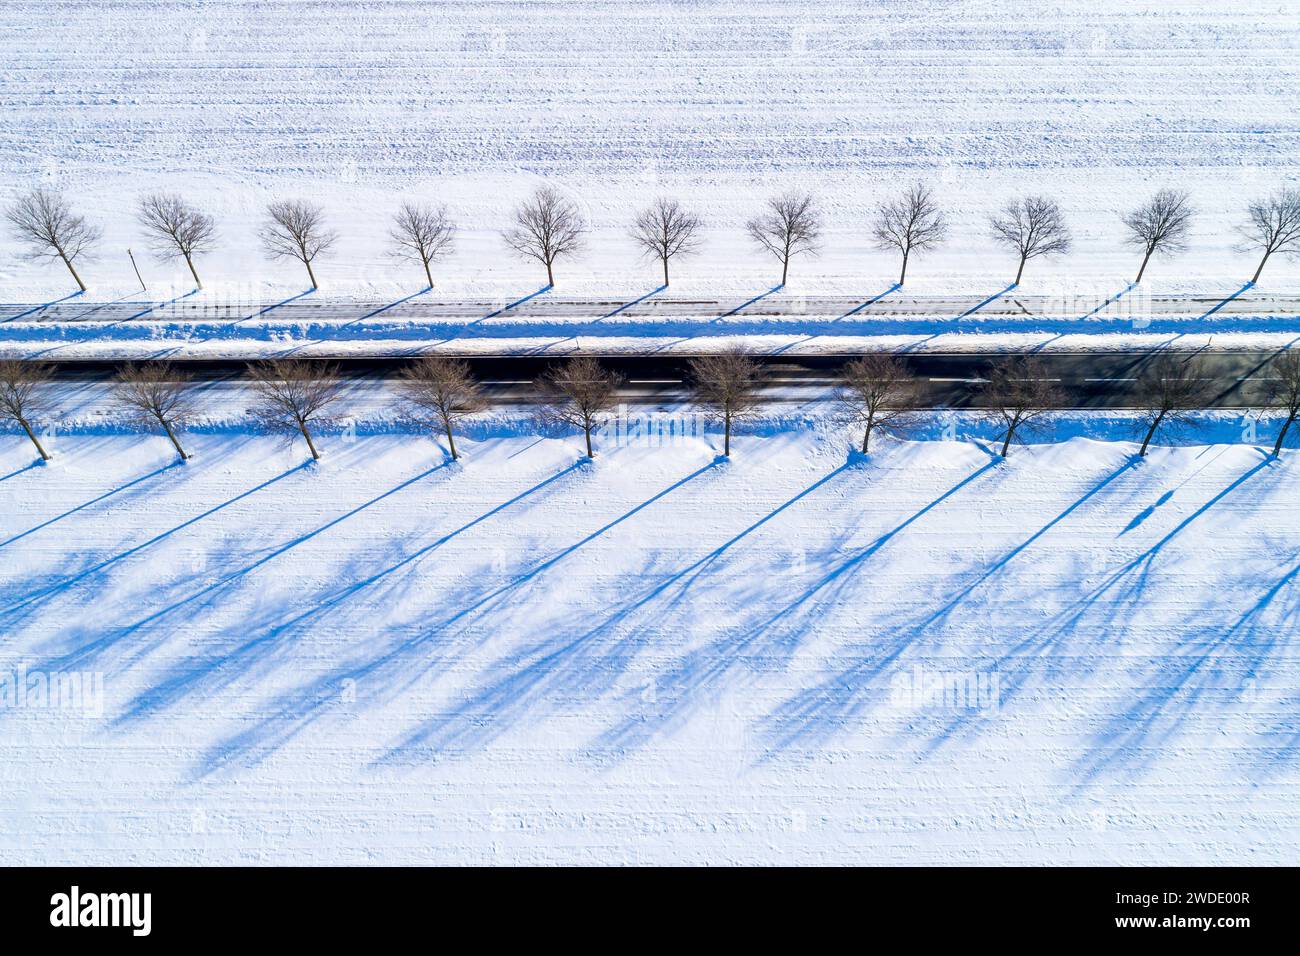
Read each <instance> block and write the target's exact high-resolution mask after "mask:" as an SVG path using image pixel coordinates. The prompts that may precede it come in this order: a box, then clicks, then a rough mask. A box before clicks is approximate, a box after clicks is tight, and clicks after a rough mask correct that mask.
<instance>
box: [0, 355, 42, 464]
mask: <svg viewBox="0 0 1300 956" xmlns="http://www.w3.org/2000/svg"><path fill="white" fill-rule="evenodd" d="M50 377H51V374H50V368H49V366H48V365H42V364H41V363H39V362H20V361H17V360H15V359H6V360H4V361H0V415H4V416H5V417H6V418H9V419H12V420H13V421H15V422H17V423H18V424H19V426H20V427H21V428H22V430H23V431H25V432H26V433H27V437H28V438H30V439H31V440H32V444H33V445H35V446H36V450H37V451H38V452H40V455H41V461H49V460H50V454H49V452H47V451H46V450H45V446H43V445H42V444H41V442H40V439H39V438H37V437H36V429H35V428H34V427H33V419H35V418H37V417H38V416H42V415H47V414H49V413H50V408H49V406H48V405H47V404H46V402H45V396H44V392H45V386H46V385H47V384H48V383H49V381H50Z"/></svg>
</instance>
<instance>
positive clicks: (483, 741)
mask: <svg viewBox="0 0 1300 956" xmlns="http://www.w3.org/2000/svg"><path fill="white" fill-rule="evenodd" d="M849 467H851V466H849V465H842V466H840V467H839V468H837V469H835V470H834V471H832V472H830V473H829V474H827V475H824V476H823V477H822V478H820V479H818V480H817V481H816V482H814V483H813V484H812V485H810V486H808V487H807V488H805V489H804V490H802V491H801V492H799V493H798V494H797V495H795V496H794V497H792V498H789V499H788V500H786V501H785V502H783V503H782V504H781V505H779V506H778V507H776V508H775V509H773V510H772V511H770V512H768V513H767V514H765V515H764V516H762V517H761V518H759V519H758V520H757V521H754V522H753V523H751V524H750V525H749V526H748V527H746V528H745V529H743V530H742V531H740V532H739V533H737V534H735V535H733V536H732V537H731V538H729V539H728V540H727V541H725V542H724V543H723V544H721V545H719V546H718V547H717V548H714V549H713V550H712V551H710V552H709V553H708V554H706V555H704V556H703V557H701V558H700V559H698V560H697V561H694V562H692V563H691V564H690V565H688V566H686V567H685V568H682V569H680V570H678V571H676V572H674V573H673V574H671V575H670V576H669V577H667V578H666V579H665V580H663V581H660V582H658V583H656V584H654V585H651V586H650V587H649V588H648V589H646V590H644V591H643V592H642V593H641V594H640V595H639V596H637V597H636V598H634V599H633V600H631V601H629V602H626V603H624V604H623V605H621V606H619V607H618V608H616V609H615V610H614V611H613V612H612V613H611V614H609V615H607V616H605V617H604V618H603V619H601V621H600V622H598V623H597V624H596V625H595V626H593V627H591V628H588V629H585V630H582V631H580V632H579V633H578V634H577V635H576V636H574V635H571V634H570V633H568V632H565V633H562V634H557V635H556V636H554V637H552V638H549V639H547V640H543V641H541V642H539V643H537V644H534V645H532V646H530V647H527V648H525V649H523V650H521V651H518V652H516V653H513V654H510V655H508V656H507V657H505V658H503V659H502V660H501V661H499V662H498V663H497V664H496V665H494V666H493V667H492V668H491V669H490V671H489V673H488V676H487V678H486V680H485V681H484V684H483V687H482V688H481V689H480V690H478V691H477V692H475V693H474V694H472V695H470V697H469V698H468V699H466V700H465V701H464V702H463V703H462V704H460V705H459V706H457V707H456V708H455V710H454V711H452V712H451V713H448V714H442V715H439V716H438V717H436V718H434V719H433V720H430V721H428V722H426V723H425V724H423V725H422V726H420V727H418V728H416V729H415V730H414V731H412V732H411V733H410V734H408V735H407V736H406V737H405V738H404V739H403V740H402V741H400V742H399V743H397V744H396V745H394V746H393V747H392V748H391V749H390V750H389V752H388V753H387V754H385V755H384V756H383V757H382V758H380V763H398V762H405V761H410V760H415V759H428V758H434V757H440V756H445V755H447V754H450V753H462V752H465V751H467V750H470V749H474V748H480V747H484V746H487V745H488V744H489V743H491V742H492V741H493V740H495V739H496V738H497V737H498V736H499V735H500V734H502V733H504V732H505V731H506V730H507V729H509V727H510V726H512V725H513V724H514V723H515V722H516V721H518V720H519V719H521V718H522V717H523V716H524V715H525V714H527V713H529V712H530V711H532V710H533V709H535V708H536V707H537V705H538V704H540V703H541V702H542V701H544V700H546V699H548V698H549V697H551V696H552V695H554V694H557V693H564V694H566V695H569V694H572V693H581V694H583V695H584V696H594V695H598V694H600V693H603V692H604V691H607V690H608V689H609V688H610V687H612V686H613V684H614V683H615V682H616V681H617V680H618V678H619V677H620V676H621V674H622V673H623V671H624V669H625V668H626V665H627V664H628V663H629V662H630V660H631V657H632V652H633V649H634V648H635V647H637V646H638V645H639V643H640V641H639V634H640V633H641V632H642V630H643V629H644V625H642V626H640V627H635V628H633V629H632V630H631V631H630V632H629V633H627V634H625V635H624V636H623V637H622V638H621V639H619V640H618V641H617V642H616V643H615V644H614V645H613V646H612V647H604V650H605V653H604V654H601V655H599V656H597V653H596V652H598V651H600V650H601V649H602V646H603V645H605V644H607V639H608V636H609V635H610V634H611V633H612V632H614V631H615V630H616V629H618V628H619V627H620V626H621V625H623V624H625V623H627V622H628V621H629V620H631V619H632V618H633V617H634V616H635V615H636V614H637V612H639V611H642V610H645V609H650V608H654V607H655V605H656V603H657V602H658V601H659V600H660V599H661V598H663V597H664V596H665V595H667V594H668V593H669V592H670V591H675V592H676V593H675V596H674V597H673V598H671V599H670V600H669V601H668V602H667V605H666V606H665V607H663V608H655V609H656V610H658V611H659V612H660V616H662V614H663V613H665V612H666V611H667V610H669V609H671V608H672V607H674V606H676V604H677V603H678V602H679V601H680V600H681V599H682V597H683V596H684V595H685V594H686V593H687V592H688V591H689V590H690V588H691V587H692V585H693V584H694V582H695V581H696V579H698V578H699V576H700V575H701V574H703V573H705V572H706V571H707V570H709V569H710V568H713V567H716V566H717V562H718V561H719V559H720V558H722V557H723V555H725V554H726V553H727V552H729V551H730V550H731V549H732V548H733V547H735V546H736V545H737V544H739V543H740V542H741V541H743V540H744V539H746V538H747V537H748V536H749V535H751V534H752V533H753V532H754V531H756V530H757V529H759V528H761V527H762V526H763V525H765V524H767V523H768V522H769V521H771V520H772V519H773V518H775V517H777V516H778V515H780V514H781V513H782V512H784V511H785V510H786V509H788V508H789V507H791V506H792V505H794V504H795V503H796V502H799V501H802V500H803V499H804V498H806V497H808V496H809V495H810V494H812V493H814V492H815V491H817V489H819V488H821V487H822V486H824V485H825V484H826V483H827V482H829V481H831V480H832V479H834V478H836V477H837V476H838V475H840V474H842V473H843V472H844V471H845V470H846V469H847V468H849Z"/></svg>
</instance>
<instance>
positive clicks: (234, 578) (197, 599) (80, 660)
mask: <svg viewBox="0 0 1300 956" xmlns="http://www.w3.org/2000/svg"><path fill="white" fill-rule="evenodd" d="M306 467H307V463H306V462H304V463H303V464H301V465H296V466H294V467H293V468H291V469H289V470H288V471H286V472H284V473H282V474H280V475H277V476H276V477H274V478H272V479H271V480H270V481H268V482H265V483H263V484H261V485H259V486H258V487H256V488H253V489H251V490H250V491H246V492H244V493H243V494H242V495H239V496H238V497H236V498H232V499H231V500H230V501H227V502H225V503H223V504H221V505H218V506H217V507H216V508H213V509H210V510H209V511H207V512H205V513H204V514H202V515H199V517H198V518H193V519H191V520H190V521H188V522H186V523H185V525H180V526H178V528H175V529H172V530H173V532H174V531H176V530H179V528H181V527H185V526H186V525H190V524H193V523H194V522H195V521H198V520H200V519H201V518H205V517H207V516H208V515H210V514H212V513H213V512H215V511H219V510H220V509H221V508H225V507H227V506H228V505H231V504H234V503H235V502H236V501H239V500H240V499H241V498H246V497H248V496H249V495H251V494H253V493H254V492H257V491H260V490H262V489H263V488H265V487H267V486H268V485H270V484H273V483H275V482H277V481H280V480H282V479H284V478H286V477H288V476H289V475H291V474H293V473H295V472H298V471H302V470H303V469H305V468H306ZM446 467H447V463H446V462H443V463H441V464H438V465H435V466H433V467H432V468H429V469H427V470H426V471H422V472H420V473H419V474H417V475H415V476H413V477H411V478H408V479H406V480H405V481H403V482H401V483H400V484H398V485H396V486H394V487H392V488H389V489H388V490H387V491H385V492H383V493H382V494H379V495H376V496H375V497H373V498H371V499H369V500H368V501H365V502H363V503H362V504H360V505H357V506H356V507H355V508H352V509H351V510H349V511H347V512H345V513H344V514H342V515H339V516H338V517H337V518H334V519H332V520H331V521H328V522H326V523H325V524H323V525H320V526H319V527H317V528H314V529H312V530H311V531H308V532H305V533H304V534H301V535H298V536H297V537H295V538H293V539H291V540H289V541H287V542H285V543H284V544H282V545H280V546H279V547H277V548H274V549H273V550H271V551H270V552H268V553H267V554H264V555H262V557H260V558H258V559H257V560H255V561H252V562H250V563H249V564H246V565H244V566H243V567H242V568H239V569H238V570H235V571H231V572H228V573H226V574H223V575H222V576H221V577H219V578H218V579H217V580H216V581H213V582H212V583H210V584H206V585H204V586H203V587H201V588H199V589H198V590H196V591H193V592H191V593H190V594H187V595H186V596H185V597H182V598H179V599H177V600H175V601H173V602H171V603H170V604H168V605H167V606H165V607H163V608H160V609H159V610H157V611H153V612H151V613H149V614H147V615H145V616H144V617H141V618H138V619H136V620H135V621H133V622H131V623H130V624H127V625H125V626H124V627H121V628H115V629H112V630H104V631H103V632H102V633H100V635H99V636H98V637H96V638H93V639H92V640H90V641H87V642H86V643H83V644H81V645H79V646H78V647H76V648H75V649H73V650H72V651H69V652H68V653H67V654H65V655H63V656H62V657H60V658H57V659H55V660H52V661H50V662H48V665H47V669H49V670H57V669H63V668H69V667H72V666H74V665H84V664H86V663H87V662H88V661H90V660H92V659H94V658H95V657H96V656H97V655H99V654H101V653H103V652H104V651H105V650H107V649H109V648H111V647H113V646H114V645H116V644H118V643H119V642H120V641H122V640H124V639H125V638H127V637H129V636H130V635H132V634H134V633H135V632H136V631H138V630H140V629H141V628H143V627H146V626H148V625H150V624H155V623H157V622H159V621H162V620H163V619H165V618H167V617H168V616H170V615H172V614H175V613H176V612H177V611H180V610H181V609H182V608H184V609H186V610H187V611H189V612H190V613H191V614H192V613H194V612H195V611H197V609H198V608H200V607H203V606H205V605H206V603H207V602H210V601H211V600H212V598H213V597H214V596H216V595H218V594H220V593H222V592H224V591H225V590H226V589H227V588H229V587H230V586H231V585H232V584H234V583H236V582H238V581H241V580H243V579H244V578H246V577H247V576H248V575H250V574H252V573H253V572H254V571H256V570H257V569H259V568H261V567H263V566H265V565H267V564H269V563H270V562H272V561H274V560H275V559H276V558H278V557H280V556H281V555H283V554H285V553H287V552H289V551H291V550H293V549H294V548H296V547H298V546H299V545H301V544H304V543H305V542H307V541H310V540H312V539H313V538H316V537H317V536H319V535H321V534H323V533H325V532H326V531H328V530H330V529H331V528H333V527H335V526H337V525H339V524H342V523H343V522H344V521H347V520H348V519H349V518H353V517H355V516H356V515H358V514H360V513H361V512H363V511H365V510H366V509H367V508H370V507H373V506H374V505H376V504H378V503H379V502H381V501H383V500H385V499H387V498H389V497H391V496H393V495H395V494H397V493H398V492H400V491H403V490H404V489H406V488H409V487H410V486H412V485H414V484H416V483H418V482H420V481H423V480H424V479H425V478H428V477H429V476H430V475H432V474H434V473H436V472H439V471H442V470H443V469H445V468H446ZM171 533H172V532H167V534H171ZM165 536H166V535H160V536H159V537H158V538H154V539H153V541H157V540H161V538H162V537H165ZM153 541H150V542H146V545H147V544H151V543H153ZM144 546H145V545H142V546H141V547H144ZM134 550H136V551H138V550H139V548H136V549H134ZM128 553H130V552H128ZM119 557H122V556H119ZM113 560H117V559H116V558H115V559H113Z"/></svg>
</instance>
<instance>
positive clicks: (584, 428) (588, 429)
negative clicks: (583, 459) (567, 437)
mask: <svg viewBox="0 0 1300 956" xmlns="http://www.w3.org/2000/svg"><path fill="white" fill-rule="evenodd" d="M582 433H583V434H584V435H585V436H586V437H587V457H588V458H595V457H596V453H595V452H594V451H592V450H591V423H590V422H587V423H585V424H584V425H583V426H582Z"/></svg>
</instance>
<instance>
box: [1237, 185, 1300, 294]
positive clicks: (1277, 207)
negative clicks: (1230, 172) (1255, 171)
mask: <svg viewBox="0 0 1300 956" xmlns="http://www.w3.org/2000/svg"><path fill="white" fill-rule="evenodd" d="M1241 234H1242V238H1243V240H1244V243H1243V245H1244V247H1245V248H1246V249H1247V250H1251V249H1262V250H1263V252H1264V257H1263V258H1262V259H1260V260H1259V268H1258V269H1256V270H1255V274H1254V276H1252V277H1251V280H1250V281H1251V282H1258V281H1259V275H1260V273H1261V272H1263V271H1264V264H1265V263H1266V262H1268V258H1269V256H1271V255H1273V254H1274V253H1278V254H1279V255H1289V256H1297V255H1300V189H1282V190H1279V191H1278V192H1275V193H1274V194H1273V195H1271V196H1269V197H1268V198H1267V199H1261V200H1258V201H1257V202H1253V203H1251V204H1250V221H1249V222H1248V223H1247V224H1246V225H1245V226H1243V227H1241Z"/></svg>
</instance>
